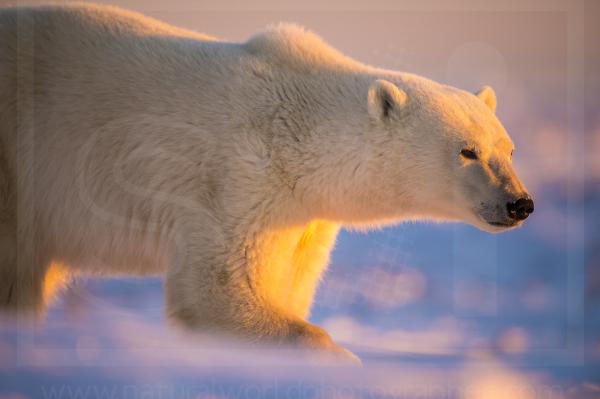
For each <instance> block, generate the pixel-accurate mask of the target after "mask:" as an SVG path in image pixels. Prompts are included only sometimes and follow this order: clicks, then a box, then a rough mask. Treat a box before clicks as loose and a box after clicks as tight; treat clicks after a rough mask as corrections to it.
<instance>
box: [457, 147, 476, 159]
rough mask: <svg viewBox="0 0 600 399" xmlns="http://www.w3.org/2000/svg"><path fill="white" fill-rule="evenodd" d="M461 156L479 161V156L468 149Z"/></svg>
mask: <svg viewBox="0 0 600 399" xmlns="http://www.w3.org/2000/svg"><path fill="white" fill-rule="evenodd" d="M460 155H462V156H463V157H465V158H467V159H477V154H476V153H475V151H473V150H466V149H465V150H462V151H461V152H460Z"/></svg>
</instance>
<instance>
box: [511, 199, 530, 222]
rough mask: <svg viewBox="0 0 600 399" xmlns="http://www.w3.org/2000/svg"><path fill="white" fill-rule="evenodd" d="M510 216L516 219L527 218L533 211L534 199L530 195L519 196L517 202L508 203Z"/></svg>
mask: <svg viewBox="0 0 600 399" xmlns="http://www.w3.org/2000/svg"><path fill="white" fill-rule="evenodd" d="M506 210H508V217H510V218H511V219H515V220H525V219H527V216H529V214H530V213H533V200H532V199H531V198H529V197H525V198H519V199H518V200H516V201H515V202H509V203H508V204H506Z"/></svg>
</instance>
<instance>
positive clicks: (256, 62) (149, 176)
mask: <svg viewBox="0 0 600 399" xmlns="http://www.w3.org/2000/svg"><path fill="white" fill-rule="evenodd" d="M0 92H1V93H2V96H1V97H0V249H1V253H0V304H1V305H2V306H3V307H4V308H7V309H12V310H18V311H22V312H32V313H35V314H40V313H41V312H42V311H43V308H44V304H45V298H46V297H48V296H49V295H50V294H51V291H53V287H56V286H57V285H59V283H60V282H62V281H64V280H65V279H68V274H71V273H73V272H75V271H81V272H82V273H100V274H106V275H117V274H136V275H145V274H157V273H164V275H165V286H166V312H167V314H168V315H169V316H171V317H172V318H173V319H174V320H177V321H179V322H181V323H183V324H185V325H187V326H188V327H190V328H197V329H217V330H219V331H228V332H233V333H236V334H239V335H241V336H245V337H247V338H249V339H251V340H260V341H263V340H264V341H271V342H287V343H293V344H296V345H299V346H302V347H306V348H315V349H322V350H327V351H330V352H333V353H337V354H340V355H343V356H348V357H351V358H353V355H351V354H350V353H349V352H347V351H346V350H345V349H343V348H342V347H340V346H339V345H337V344H335V343H334V342H333V341H332V340H331V338H330V337H329V335H328V334H327V333H326V332H325V331H323V330H322V329H320V328H319V327H316V326H314V325H312V324H310V323H308V322H307V321H306V318H307V316H308V314H309V311H310V306H311V303H312V300H313V296H314V292H315V289H316V287H317V284H318V281H319V279H320V277H321V276H322V273H323V271H324V270H325V268H326V266H327V263H328V258H329V254H330V252H331V249H332V247H333V245H334V241H335V237H336V234H337V232H338V230H339V228H340V226H342V225H346V226H354V227H364V226H380V225H383V224H386V223H395V222H399V221H402V220H407V219H417V218H429V219H436V220H462V221H465V222H468V223H471V224H474V225H476V226H478V227H480V228H482V229H485V230H488V231H501V230H503V229H504V228H502V227H493V226H491V225H490V224H489V223H488V222H491V221H496V220H499V219H501V218H502V217H504V216H503V213H502V212H505V210H504V208H502V207H505V204H506V201H507V200H511V199H513V198H514V197H515V196H517V195H520V194H522V193H524V192H525V188H524V187H523V185H522V184H521V183H520V182H519V180H518V178H517V177H516V175H515V174H514V171H513V169H512V166H511V164H510V152H511V150H512V142H511V141H510V138H509V137H508V135H507V134H506V132H505V131H504V128H503V127H502V125H501V124H500V122H499V121H498V120H497V118H496V117H495V115H494V112H493V111H494V109H495V101H496V100H495V95H494V94H493V91H492V90H491V89H489V88H486V89H484V90H483V91H482V92H481V93H480V94H479V97H477V96H475V95H473V94H471V93H467V92H464V91H461V90H459V89H456V88H453V87H449V86H445V85H441V84H438V83H436V82H433V81H430V80H427V79H425V78H422V77H419V76H416V75H411V74H406V73H399V72H394V71H387V70H382V69H378V68H374V67H370V66H367V65H363V64H361V63H359V62H357V61H354V60H351V59H349V58H348V57H346V56H344V55H342V54H341V53H339V52H338V51H336V50H334V49H333V48H331V47H330V46H328V45H327V44H326V43H325V42H323V41H322V40H321V39H320V38H319V37H318V36H316V35H314V34H313V33H310V32H307V31H306V30H304V29H303V28H300V27H297V26H294V25H279V26H275V27H273V28H270V29H268V30H267V31H265V32H263V33H260V34H258V35H256V36H254V37H252V38H251V39H250V40H249V41H248V42H246V43H229V42H222V41H218V40H216V39H214V38H211V37H209V36H205V35H201V34H198V33H194V32H190V31H186V30H182V29H178V28H174V27H171V26H168V25H165V24H163V23H160V22H158V21H155V20H152V19H150V18H146V17H143V16H141V15H139V14H135V13H131V12H127V11H123V10H120V9H117V8H114V7H100V6H93V5H77V4H75V5H69V6H52V7H38V8H35V7H34V8H13V9H4V10H0ZM482 100H483V101H482ZM465 146H469V147H473V149H476V150H477V151H478V152H479V154H480V159H479V160H478V161H469V160H465V159H462V158H461V157H460V156H459V154H460V152H461V149H462V148H464V147H465ZM50 265H53V266H52V267H50Z"/></svg>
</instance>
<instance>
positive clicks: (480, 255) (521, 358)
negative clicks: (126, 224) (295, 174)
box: [0, 0, 600, 399]
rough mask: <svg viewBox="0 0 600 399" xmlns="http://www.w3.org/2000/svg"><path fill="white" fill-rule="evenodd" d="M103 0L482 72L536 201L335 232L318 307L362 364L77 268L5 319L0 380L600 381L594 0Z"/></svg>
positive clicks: (586, 389)
mask: <svg viewBox="0 0 600 399" xmlns="http://www.w3.org/2000/svg"><path fill="white" fill-rule="evenodd" d="M97 2H100V3H107V4H113V5H119V6H122V7H125V8H130V9H133V10H136V11H140V12H142V13H144V14H147V15H149V16H152V17H155V18H158V19H161V20H164V21H166V22H168V23H171V24H174V25H179V26H183V27H186V28H189V29H193V30H197V31H200V32H205V33H208V34H210V35H214V36H217V37H221V38H223V39H225V40H232V41H243V40H245V39H246V38H248V37H249V36H250V35H252V34H254V33H256V32H258V31H260V30H262V29H263V28H264V27H265V26H267V25H269V24H271V23H275V22H279V21H289V22H296V23H298V24H301V25H304V26H306V27H307V28H309V29H311V30H313V31H315V32H316V33H318V34H319V35H321V36H322V37H323V38H324V39H325V40H326V41H327V42H329V43H330V44H331V45H333V46H334V47H336V48H338V49H340V50H341V51H342V52H344V53H346V54H348V55H350V56H351V57H353V58H355V59H357V60H359V61H362V62H365V63H368V64H373V65H376V66H381V67H385V68H389V69H395V70H401V71H408V72H413V73H417V74H420V75H424V76H426V77H429V78H432V79H435V80H438V81H440V82H444V83H447V84H451V85H454V86H457V87H460V88H463V89H466V90H470V91H476V90H478V89H479V88H481V86H483V85H484V84H488V85H491V86H492V87H493V88H494V89H495V90H496V93H497V96H498V116H499V118H500V120H501V121H502V122H503V123H504V125H505V127H506V129H507V131H508V132H509V134H511V136H512V138H513V140H514V141H515V144H516V151H515V154H514V163H515V166H516V169H517V171H518V172H519V175H520V176H521V177H522V179H523V180H524V182H525V183H526V184H527V186H528V187H529V189H530V191H531V192H532V193H533V196H534V198H535V200H536V211H535V214H534V215H533V216H532V217H531V218H530V220H528V221H527V223H526V224H525V226H524V227H523V228H521V229H519V230H517V231H513V232H509V233H506V234H501V235H490V234H486V233H482V232H480V231H477V230H475V229H474V228H472V227H468V226H464V225H459V224H424V223H423V224H421V223H410V224H404V225H400V226H398V227H394V228H387V229H384V230H380V231H376V232H370V233H368V234H364V233H360V234H359V233H354V232H348V231H344V232H342V234H341V235H340V237H339V239H338V244H337V246H336V249H335V251H334V253H333V258H332V264H331V267H330V269H329V271H328V273H327V275H326V278H325V280H324V282H323V284H322V286H321V287H320V289H319V292H318V295H317V298H316V301H315V306H314V308H313V314H312V316H311V321H312V322H314V323H316V324H318V325H321V326H323V327H325V328H326V329H327V330H328V331H329V332H330V333H331V334H332V335H333V337H334V338H335V339H336V340H338V341H340V342H343V343H344V344H346V345H347V346H348V347H349V348H351V349H352V350H354V351H355V352H356V353H358V354H359V355H360V356H361V357H362V358H363V361H364V364H365V366H364V368H363V369H358V370H356V369H340V368H338V367H333V366H331V367H321V368H315V367H314V366H307V365H306V364H303V363H301V362H300V363H298V362H296V361H295V360H296V359H295V358H294V355H293V354H291V355H288V356H284V357H283V358H282V356H281V355H280V354H273V353H271V352H269V351H267V350H265V351H258V352H257V351H254V352H253V351H250V350H246V349H243V348H232V347H231V346H230V345H229V344H227V343H224V342H220V341H219V342H216V341H214V340H213V339H212V338H207V337H204V338H201V337H190V336H187V335H185V334H184V333H182V332H180V331H177V330H174V329H172V328H170V327H169V326H168V322H167V321H166V320H165V319H164V316H163V314H162V309H163V299H162V286H161V281H160V279H158V278H156V279H153V278H144V279H139V278H128V279H119V280H116V279H115V280H111V279H94V278H90V279H80V280H77V281H76V282H74V283H73V284H72V285H71V286H70V288H69V289H68V290H67V291H66V292H64V293H63V294H62V295H61V296H60V297H59V298H57V300H56V301H55V303H54V304H53V306H52V307H51V310H50V312H49V314H48V317H47V318H46V320H45V321H44V322H43V323H41V324H40V325H39V326H38V327H37V328H35V329H30V328H23V327H21V326H19V325H17V324H15V323H9V322H7V321H6V320H1V321H0V398H28V397H31V398H42V397H43V398H46V397H68V398H71V397H81V398H96V397H102V398H104V397H106V398H109V397H110V398H209V397H210V398H214V397H219V398H221V397H223V398H228V397H248V398H259V397H260V398H262V397H286V398H287V397H298V398H313V397H314V398H337V397H344V398H346V397H348V398H355V397H356V398H358V397H361V398H362V397H402V398H509V399H512V398H600V224H599V223H598V220H600V108H599V105H600V77H599V74H598V72H599V71H600V53H599V52H597V51H596V50H597V48H595V46H597V43H596V41H597V38H598V37H600V29H599V28H598V25H599V23H600V2H594V1H587V2H585V1H578V0H573V1H566V0H565V1H533V0H524V1H505V2H501V3H500V2H494V1H462V0H459V1H382V0H369V1H367V0H361V1H340V0H335V1H328V2H321V1H317V0H304V1H301V2H300V1H276V0H261V1H247V2H244V1H235V0H219V1H215V0H201V1H192V0H170V1H158V0H146V1H143V0H124V1H97ZM39 3H41V2H16V3H15V2H12V3H11V4H39Z"/></svg>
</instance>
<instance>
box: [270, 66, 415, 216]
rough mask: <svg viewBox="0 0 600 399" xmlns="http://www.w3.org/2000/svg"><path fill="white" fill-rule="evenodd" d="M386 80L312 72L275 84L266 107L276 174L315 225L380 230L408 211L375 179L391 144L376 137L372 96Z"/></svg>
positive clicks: (366, 75)
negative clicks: (320, 222) (319, 221)
mask: <svg viewBox="0 0 600 399" xmlns="http://www.w3.org/2000/svg"><path fill="white" fill-rule="evenodd" d="M380 77H382V74H376V73H373V72H371V71H341V72H340V71H336V72H335V73H333V72H332V71H328V70H322V71H319V70H312V71H310V72H306V73H291V74H288V75H286V78H285V79H277V81H278V82H280V83H279V84H278V86H276V87H275V88H274V89H273V91H272V92H271V93H272V96H271V98H270V99H269V101H271V102H270V103H269V104H268V106H266V107H265V109H268V110H270V112H272V113H271V117H272V119H271V120H270V124H269V125H268V126H267V127H266V129H264V130H263V133H264V134H265V141H266V142H267V143H268V146H269V147H270V153H271V156H272V160H273V164H274V166H275V167H274V169H275V171H276V172H277V173H278V174H279V175H280V177H281V179H283V180H285V184H286V185H287V186H288V187H289V188H290V190H291V191H292V192H293V197H294V198H300V199H301V201H302V203H301V204H300V206H302V207H304V208H305V209H306V212H307V214H308V215H310V216H311V217H312V218H316V219H325V220H331V221H335V222H337V223H342V224H354V225H360V224H380V223H385V222H390V221H392V220H397V219H399V218H402V214H401V213H399V211H398V210H399V209H402V208H405V209H409V203H408V202H409V198H408V197H398V196H396V197H394V198H393V199H392V200H390V198H388V196H390V195H392V194H391V193H388V192H381V190H380V189H379V187H380V186H381V181H377V179H374V178H373V176H374V175H378V171H379V170H380V171H381V174H382V175H383V173H385V172H384V170H382V167H383V166H382V165H381V164H380V161H379V160H380V159H381V152H382V148H381V146H382V145H384V146H385V143H382V142H379V141H378V138H376V137H373V136H372V135H371V134H370V133H371V130H372V127H371V126H370V124H371V123H372V120H371V119H370V118H369V114H368V109H367V93H368V88H369V86H370V84H371V83H372V82H373V81H375V80H376V79H378V78H380ZM398 133H399V134H401V132H398ZM384 150H385V149H384ZM396 177H397V179H401V178H402V176H401V175H398V176H396ZM395 183H400V184H402V183H401V182H398V181H397V180H396V181H395ZM403 204H404V206H403Z"/></svg>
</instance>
